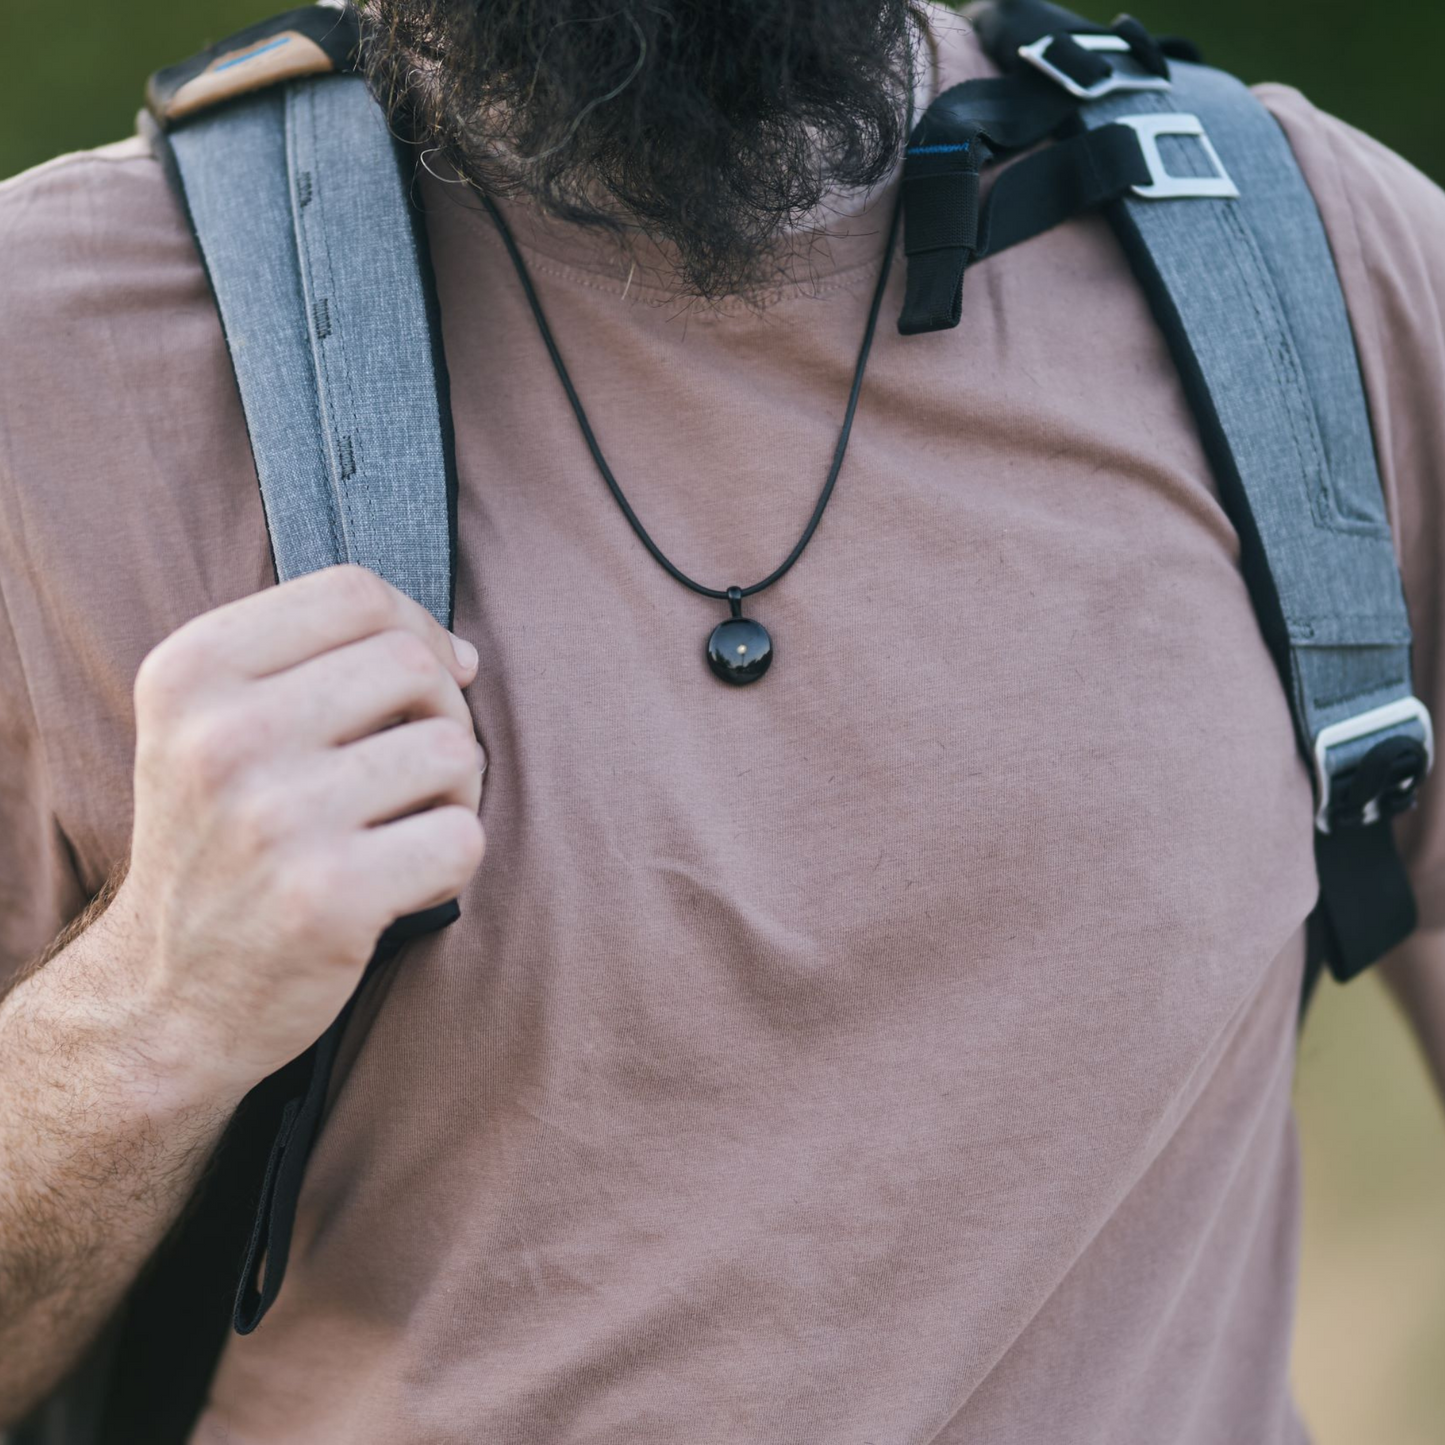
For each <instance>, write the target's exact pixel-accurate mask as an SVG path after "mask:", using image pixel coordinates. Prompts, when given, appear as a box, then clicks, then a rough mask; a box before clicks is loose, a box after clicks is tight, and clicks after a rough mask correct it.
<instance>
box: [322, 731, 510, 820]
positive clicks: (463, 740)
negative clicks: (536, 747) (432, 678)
mask: <svg viewBox="0 0 1445 1445" xmlns="http://www.w3.org/2000/svg"><path fill="white" fill-rule="evenodd" d="M480 752H481V750H480V748H479V747H478V744H477V740H476V738H475V737H474V736H473V734H472V729H471V727H470V725H464V726H458V724H457V723H456V722H455V721H453V720H452V719H450V718H427V719H426V720H425V721H423V722H415V723H406V724H405V725H404V726H402V727H397V728H388V729H387V731H386V732H381V733H373V734H372V735H371V736H370V737H367V738H362V739H361V741H359V742H355V743H350V744H348V745H347V746H346V747H343V748H337V749H335V750H334V751H332V752H331V753H329V754H327V755H325V757H324V759H323V761H322V762H321V763H320V765H319V770H320V773H321V775H322V776H320V777H318V778H317V779H316V780H315V782H314V783H313V784H308V786H314V787H316V788H317V789H319V790H324V796H325V797H326V798H327V799H329V800H330V801H331V805H332V806H333V807H338V808H340V810H341V814H342V819H341V820H342V822H343V823H344V824H347V825H350V826H353V827H364V826H368V825H371V824H377V823H387V822H390V821H392V820H393V819H396V818H400V817H402V816H404V815H406V814H408V813H414V812H416V811H417V810H418V809H420V808H428V807H437V806H448V805H450V806H455V807H458V808H466V809H469V810H470V811H471V812H473V813H475V812H476V811H477V808H478V806H479V805H480V804H481V801H482V768H481V757H480Z"/></svg>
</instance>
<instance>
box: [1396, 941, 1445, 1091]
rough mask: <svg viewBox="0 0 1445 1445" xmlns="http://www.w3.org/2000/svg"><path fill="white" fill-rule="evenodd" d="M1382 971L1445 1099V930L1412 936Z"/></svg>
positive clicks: (1397, 950) (1398, 949)
mask: <svg viewBox="0 0 1445 1445" xmlns="http://www.w3.org/2000/svg"><path fill="white" fill-rule="evenodd" d="M1381 971H1382V973H1383V974H1384V978H1385V982H1386V983H1387V984H1388V985H1389V987H1390V991H1391V992H1392V993H1393V994H1394V995H1395V997H1396V998H1397V999H1398V1000H1399V1002H1400V1004H1401V1006H1402V1007H1403V1008H1404V1010H1405V1013H1406V1016H1407V1017H1408V1018H1409V1020H1410V1023H1411V1025H1412V1026H1413V1028H1414V1030H1415V1034H1416V1037H1417V1038H1418V1039H1419V1040H1420V1046H1421V1048H1422V1049H1424V1051H1425V1057H1426V1059H1427V1060H1428V1061H1429V1064H1430V1069H1431V1072H1432V1073H1433V1074H1434V1075H1435V1082H1436V1083H1437V1084H1438V1085H1439V1088H1440V1095H1441V1099H1442V1100H1445V929H1433V930H1429V931H1421V932H1419V933H1416V934H1414V935H1412V936H1411V937H1410V938H1408V939H1406V941H1405V942H1404V943H1402V944H1401V945H1400V947H1399V948H1397V949H1396V950H1395V951H1394V952H1393V953H1392V954H1390V956H1389V957H1388V958H1387V959H1386V960H1385V961H1384V963H1383V964H1381Z"/></svg>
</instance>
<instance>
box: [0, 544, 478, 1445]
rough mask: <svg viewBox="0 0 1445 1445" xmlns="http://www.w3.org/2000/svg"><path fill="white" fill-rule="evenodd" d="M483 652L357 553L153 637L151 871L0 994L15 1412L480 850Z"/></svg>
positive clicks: (147, 767) (139, 872) (72, 1352)
mask: <svg viewBox="0 0 1445 1445" xmlns="http://www.w3.org/2000/svg"><path fill="white" fill-rule="evenodd" d="M475 672H476V653H475V651H474V650H472V649H471V648H469V647H468V646H467V645H466V644H465V643H461V642H459V641H458V640H456V639H453V638H452V637H450V636H449V635H448V634H447V632H446V631H445V630H444V629H442V628H441V627H439V626H438V625H437V623H436V622H435V621H434V620H433V619H432V618H431V617H430V616H429V615H428V614H427V613H426V612H424V611H423V609H421V608H419V607H418V606H417V605H416V604H415V603H414V602H411V601H409V600H408V599H407V598H405V597H403V596H402V595H401V594H400V593H398V592H396V591H395V590H394V589H392V588H390V587H388V586H387V584H386V583H384V582H382V581H381V580H380V579H378V578H376V577H374V576H372V575H371V574H369V573H364V572H361V571H360V570H359V569H356V568H351V567H342V568H333V569H331V570H330V571H328V572H322V573H317V574H314V575H313V576H311V577H305V578H301V579H299V580H297V581H294V582H290V583H287V584H286V585H285V586H282V587H276V588H273V589H271V590H270V591H268V592H264V593H261V594H258V595H257V596H255V597H250V598H246V599H244V600H243V601H241V602H237V603H233V604H231V605H230V606H227V607H222V608H219V609H217V610H216V611H215V612H212V613H208V614H206V615H205V616H204V617H200V618H197V619H196V620H195V621H194V622H191V623H188V624H187V625H186V626H185V627H183V628H181V629H180V631H178V632H177V633H175V634H174V635H173V636H172V637H170V638H168V639H167V640H166V641H165V642H163V643H162V644H161V645H160V646H159V647H158V648H157V649H156V650H155V651H154V652H153V653H152V654H151V655H150V656H149V657H148V658H147V659H146V661H145V663H144V665H143V666H142V668H141V672H140V676H139V677H138V678H137V681H136V773H135V828H134V832H133V835H132V839H131V850H130V866H129V872H128V873H127V874H126V877H125V879H124V881H123V882H122V883H121V884H120V885H119V887H118V888H117V889H116V890H115V894H114V898H113V899H112V900H111V901H110V904H109V907H106V908H104V909H103V911H99V912H97V913H95V914H93V915H92V916H91V917H90V918H88V919H86V920H84V921H85V922H87V923H88V924H89V926H88V927H83V928H82V929H81V930H79V931H78V932H77V933H76V936H74V937H73V938H70V939H69V940H68V941H67V939H66V937H65V936H64V935H63V936H62V939H61V940H60V941H59V946H58V947H57V948H55V949H52V950H51V951H50V955H49V956H48V957H47V958H46V959H44V960H42V961H41V963H40V965H39V966H38V967H37V968H35V969H34V970H33V971H32V972H31V973H30V974H29V975H28V976H27V977H25V978H24V979H23V980H22V981H21V982H20V983H19V984H18V985H17V986H16V987H14V988H13V989H12V990H11V991H10V993H9V995H8V996H7V997H6V998H5V999H4V1000H3V1002H0V1429H3V1428H4V1427H5V1426H6V1425H7V1424H9V1423H12V1422H13V1421H14V1420H16V1419H18V1418H20V1417H22V1416H23V1415H24V1414H25V1413H26V1412H27V1411H28V1410H29V1409H30V1408H31V1407H32V1406H33V1404H34V1403H35V1402H36V1400H38V1399H39V1398H41V1397H42V1396H43V1395H44V1394H45V1393H46V1391H47V1390H48V1389H49V1388H50V1387H51V1386H52V1385H53V1384H54V1383H55V1382H56V1381H57V1380H58V1379H60V1378H61V1377H62V1376H63V1375H64V1374H65V1373H66V1372H67V1370H68V1369H69V1368H70V1366H71V1365H72V1364H73V1363H74V1362H75V1361H76V1360H77V1359H78V1357H79V1356H80V1354H81V1353H82V1352H83V1351H84V1349H85V1347H86V1344H87V1343H88V1341H89V1340H90V1339H91V1338H92V1337H93V1336H94V1334H95V1333H96V1331H97V1330H98V1329H99V1327H100V1326H101V1325H102V1324H103V1322H104V1321H105V1320H106V1318H107V1317H108V1315H109V1314H110V1313H111V1311H112V1310H113V1309H114V1307H115V1305H116V1303H117V1301H118V1300H119V1298H120V1297H121V1295H122V1294H123V1293H124V1291H125V1289H126V1288H127V1286H128V1285H129V1283H130V1282H131V1280H132V1279H134V1277H135V1275H136V1273H137V1271H138V1270H139V1269H140V1267H141V1265H142V1264H143V1262H144V1261H145V1259H146V1258H147V1256H148V1255H149V1254H150V1253H151V1251H152V1250H153V1249H154V1248H155V1246H156V1244H157V1243H158V1242H159V1240H160V1239H161V1238H162V1236H163V1235H164V1233H165V1231H166V1229H167V1228H168V1226H169V1225H170V1223H171V1222H172V1221H173V1220H174V1219H175V1217H176V1215H177V1214H178V1213H179V1211H180V1209H181V1208H182V1207H183V1205H184V1203H185V1201H186V1199H187V1198H188V1196H189V1195H190V1193H191V1191H192V1189H193V1187H194V1185H195V1183H196V1180H197V1178H198V1177H199V1174H200V1172H201V1170H202V1169H203V1168H204V1167H205V1162H206V1160H207V1158H208V1156H209V1154H210V1151H211V1149H212V1147H213V1145H214V1144H215V1141H216V1138H217V1136H218V1135H219V1133H220V1131H221V1129H222V1128H223V1127H224V1126H225V1122H226V1120H227V1119H228V1118H229V1116H230V1114H231V1112H232V1110H233V1109H234V1108H235V1105H236V1104H237V1103H238V1102H239V1100H240V1099H241V1097H242V1096H243V1095H244V1094H245V1093H246V1092H247V1090H248V1089H250V1088H251V1087H252V1085H254V1084H255V1083H256V1082H257V1081H259V1080H260V1079H262V1078H264V1077H266V1075H268V1074H270V1073H272V1072H273V1071H274V1070H276V1069H278V1068H280V1067H281V1066H282V1065H283V1064H285V1063H287V1062H288V1061H289V1060H290V1059H292V1058H294V1057H295V1056H296V1055H297V1054H299V1053H300V1052H301V1051H302V1050H303V1049H305V1048H306V1047H307V1046H308V1045H309V1044H310V1043H311V1042H312V1041H313V1040H314V1039H315V1038H316V1037H317V1036H318V1035H319V1034H321V1032H322V1031H323V1030H324V1029H325V1028H326V1027H327V1025H328V1024H329V1023H330V1022H331V1020H332V1019H333V1018H334V1017H335V1016H336V1015H337V1013H339V1012H340V1010H341V1007H342V1005H343V1004H344V1003H345V1001H346V999H347V997H348V996H349V995H350V994H351V992H352V990H353V989H354V988H355V986H356V983H357V981H358V980H359V978H360V976H361V973H362V971H363V970H364V968H365V965H366V961H367V959H368V958H369V956H370V954H371V950H372V947H373V946H374V944H375V942H376V939H377V937H378V936H379V934H380V933H381V932H382V931H383V930H384V929H385V927H386V926H387V925H388V924H389V923H391V922H392V921H393V920H394V919H396V918H398V917H400V916H401V915H403V914H406V913H411V912H415V911H417V910H419V909H422V908H426V907H428V906H431V905H433V904H437V903H441V902H443V901H444V900H445V899H447V898H449V897H452V896H454V895H455V894H456V893H458V892H459V891H460V890H461V888H462V887H463V885H464V884H465V883H466V881H467V880H468V879H469V878H470V877H471V875H472V874H473V873H474V872H475V871H476V868H477V866H478V865H479V864H480V862H481V857H482V846H483V839H482V831H481V824H480V822H479V821H478V818H477V805H478V802H479V801H480V797H481V769H482V758H481V753H480V748H479V747H478V744H477V741H476V738H475V736H474V734H473V731H472V723H471V717H470V714H469V713H468V710H467V707H466V702H465V700H464V698H463V697H462V693H461V689H462V688H463V687H464V686H465V685H466V684H467V683H469V682H470V681H471V679H472V677H473V676H474V675H475Z"/></svg>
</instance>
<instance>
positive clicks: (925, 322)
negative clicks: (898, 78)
mask: <svg viewBox="0 0 1445 1445" xmlns="http://www.w3.org/2000/svg"><path fill="white" fill-rule="evenodd" d="M988 158H989V152H988V148H987V146H986V145H985V144H984V141H983V138H982V135H981V132H980V128H979V127H978V126H976V125H972V124H968V125H961V126H957V127H950V128H949V129H948V130H946V131H941V130H939V129H937V128H934V127H929V126H920V127H919V129H918V130H917V131H916V132H915V133H914V137H913V140H912V142H911V144H910V145H909V147H908V152H907V154H906V156H905V157H904V162H903V253H904V255H905V256H906V257H907V258H908V284H907V289H906V293H905V296H904V301H903V311H902V314H901V315H900V316H899V318H898V329H899V331H900V332H902V334H903V335H904V336H917V335H919V334H921V333H923V332H928V331H947V330H950V329H951V328H953V327H955V326H957V325H958V323H959V320H960V318H961V317H962V315H963V278H964V273H965V272H966V271H967V270H968V266H969V263H970V262H971V261H972V260H973V259H974V257H975V256H976V255H977V253H978V240H979V211H980V206H979V171H980V170H981V169H982V167H983V165H984V164H985V162H986V161H987V160H988Z"/></svg>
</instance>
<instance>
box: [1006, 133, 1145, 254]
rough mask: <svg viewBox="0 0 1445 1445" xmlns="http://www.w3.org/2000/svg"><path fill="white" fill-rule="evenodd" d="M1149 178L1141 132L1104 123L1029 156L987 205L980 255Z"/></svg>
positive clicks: (1028, 236) (1117, 195)
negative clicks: (1098, 128)
mask: <svg viewBox="0 0 1445 1445" xmlns="http://www.w3.org/2000/svg"><path fill="white" fill-rule="evenodd" d="M1148 180H1149V166H1148V163H1147V162H1146V161H1145V159H1144V152H1143V149H1142V148H1141V146H1140V144H1139V137H1138V134H1137V133H1136V132H1135V131H1133V130H1131V129H1130V128H1129V127H1128V126H1126V125H1110V126H1104V127H1103V128H1102V129H1100V130H1093V131H1089V132H1088V133H1087V134H1086V135H1079V136H1074V137H1073V138H1072V139H1071V140H1066V141H1060V142H1059V143H1058V144H1057V145H1052V146H1049V147H1048V148H1047V149H1046V150H1041V151H1040V152H1039V153H1038V154H1037V155H1032V156H1027V157H1025V158H1024V159H1023V160H1021V161H1018V162H1016V163H1015V164H1014V165H1011V166H1010V167H1009V168H1008V169H1007V170H1005V171H1004V172H1002V174H1001V175H1000V176H999V178H998V181H997V182H996V184H995V185H994V188H993V192H992V194H991V195H990V196H989V198H988V205H987V206H986V207H985V208H984V218H983V223H982V226H981V229H980V236H979V247H978V258H979V259H982V258H983V257H985V256H992V255H995V254H996V253H997V252H999V251H1005V250H1007V249H1008V248H1009V247H1010V246H1017V245H1019V244H1020V243H1021V242H1023V241H1031V240H1032V239H1033V238H1034V237H1035V236H1041V235H1043V234H1044V232H1045V231H1052V230H1053V229H1054V227H1055V226H1061V225H1062V224H1063V223H1064V222H1065V221H1068V220H1072V219H1073V218H1074V217H1075V216H1081V215H1084V214H1085V213H1087V212H1089V211H1097V210H1099V209H1100V208H1101V207H1103V206H1106V205H1108V204H1109V203H1110V202H1111V201H1117V200H1118V199H1119V198H1120V197H1121V196H1124V195H1127V194H1128V193H1129V192H1130V191H1131V190H1133V188H1134V187H1135V186H1139V185H1144V184H1145V183H1146V182H1147V181H1148Z"/></svg>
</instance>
